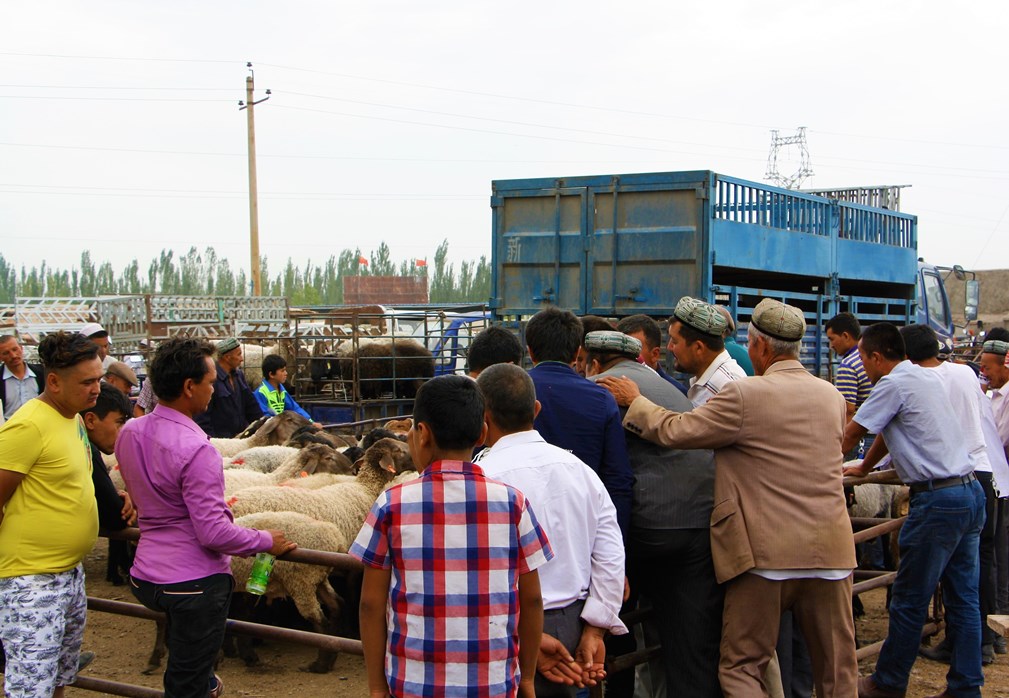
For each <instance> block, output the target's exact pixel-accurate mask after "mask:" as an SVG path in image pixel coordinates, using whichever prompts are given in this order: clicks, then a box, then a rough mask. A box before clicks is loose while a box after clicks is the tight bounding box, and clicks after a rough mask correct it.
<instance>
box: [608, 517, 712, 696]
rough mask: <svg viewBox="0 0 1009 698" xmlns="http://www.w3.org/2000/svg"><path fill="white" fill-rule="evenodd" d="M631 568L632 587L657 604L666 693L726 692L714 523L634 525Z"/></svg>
mask: <svg viewBox="0 0 1009 698" xmlns="http://www.w3.org/2000/svg"><path fill="white" fill-rule="evenodd" d="M628 572H629V577H630V582H631V587H632V588H634V587H637V589H638V591H639V592H640V593H641V597H642V599H643V600H644V601H645V602H646V603H647V604H649V605H651V607H652V609H653V614H652V621H651V623H652V624H653V629H654V632H655V633H656V634H657V635H658V637H659V638H660V640H661V642H662V655H661V656H662V663H663V665H664V666H665V669H666V695H668V696H670V698H672V697H673V696H676V698H721V695H722V689H721V686H720V685H719V683H718V658H719V644H720V642H721V638H722V605H723V602H724V600H725V594H724V591H723V589H722V587H721V586H720V585H719V584H718V583H717V582H716V581H715V568H714V564H713V563H712V561H711V540H710V531H709V529H707V528H690V529H673V530H644V529H637V530H632V531H631V533H630V536H629V538H628Z"/></svg>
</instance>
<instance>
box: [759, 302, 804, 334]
mask: <svg viewBox="0 0 1009 698" xmlns="http://www.w3.org/2000/svg"><path fill="white" fill-rule="evenodd" d="M751 321H752V322H753V324H754V325H756V326H757V329H758V330H760V331H761V332H763V333H764V334H766V335H767V336H769V337H774V338H775V339H780V340H782V341H784V342H797V341H799V340H800V339H802V337H803V335H804V334H806V318H805V317H803V315H802V311H801V310H799V309H798V308H796V307H795V306H792V305H785V304H784V303H782V302H781V301H776V300H774V299H773V298H765V299H764V300H762V301H760V302H759V303H757V307H756V308H754V309H753V316H752V317H751Z"/></svg>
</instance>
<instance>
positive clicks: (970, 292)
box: [963, 279, 981, 322]
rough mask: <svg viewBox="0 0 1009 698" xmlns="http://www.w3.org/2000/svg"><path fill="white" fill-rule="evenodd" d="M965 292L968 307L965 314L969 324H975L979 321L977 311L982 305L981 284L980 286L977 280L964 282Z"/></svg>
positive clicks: (964, 310) (964, 311)
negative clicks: (975, 321)
mask: <svg viewBox="0 0 1009 698" xmlns="http://www.w3.org/2000/svg"><path fill="white" fill-rule="evenodd" d="M964 290H965V292H966V301H967V305H966V307H965V308H964V309H963V314H964V317H965V318H967V322H973V321H974V320H977V309H978V306H979V305H980V303H981V288H980V284H978V282H977V279H969V280H967V281H965V282H964Z"/></svg>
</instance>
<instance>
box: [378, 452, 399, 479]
mask: <svg viewBox="0 0 1009 698" xmlns="http://www.w3.org/2000/svg"><path fill="white" fill-rule="evenodd" d="M378 464H379V465H381V466H382V470H387V471H389V472H390V473H392V474H393V475H395V474H396V459H395V458H393V457H392V456H391V455H389V454H385V455H383V456H382V458H381V460H379V461H378Z"/></svg>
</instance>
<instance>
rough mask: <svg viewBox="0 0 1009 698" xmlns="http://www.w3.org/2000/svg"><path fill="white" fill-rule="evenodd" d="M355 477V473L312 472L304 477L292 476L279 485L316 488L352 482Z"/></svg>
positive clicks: (308, 488) (307, 488)
mask: <svg viewBox="0 0 1009 698" xmlns="http://www.w3.org/2000/svg"><path fill="white" fill-rule="evenodd" d="M356 477H357V476H356V475H337V474H336V473H313V474H311V475H306V476H305V477H292V478H291V479H290V480H284V481H283V482H282V483H280V486H281V487H300V488H302V489H306V490H318V489H322V488H323V487H329V486H330V485H336V484H339V483H341V482H353V481H354V479H355V478H356Z"/></svg>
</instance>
